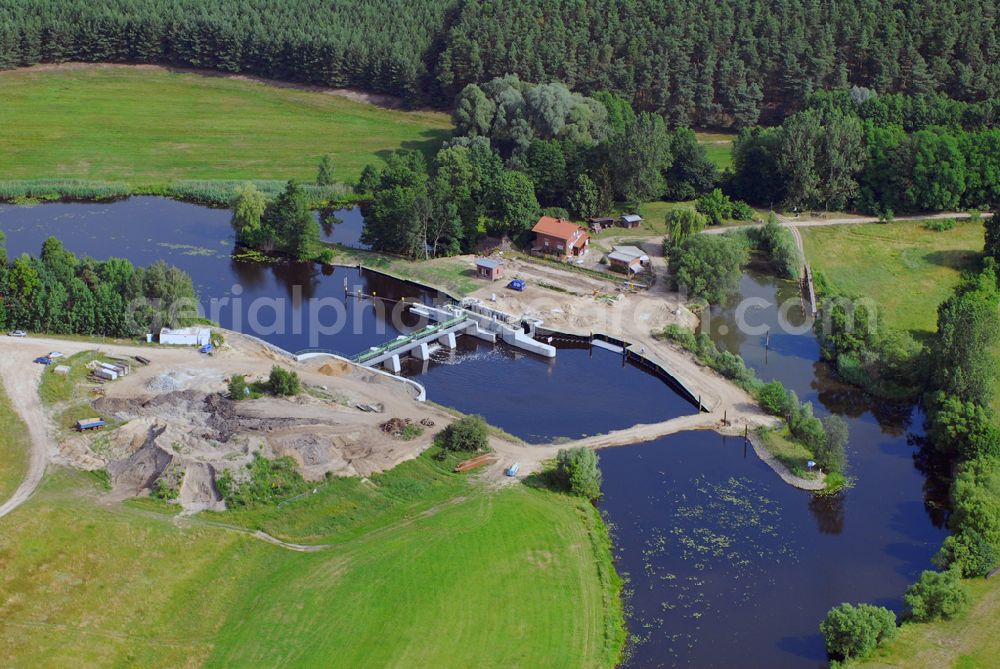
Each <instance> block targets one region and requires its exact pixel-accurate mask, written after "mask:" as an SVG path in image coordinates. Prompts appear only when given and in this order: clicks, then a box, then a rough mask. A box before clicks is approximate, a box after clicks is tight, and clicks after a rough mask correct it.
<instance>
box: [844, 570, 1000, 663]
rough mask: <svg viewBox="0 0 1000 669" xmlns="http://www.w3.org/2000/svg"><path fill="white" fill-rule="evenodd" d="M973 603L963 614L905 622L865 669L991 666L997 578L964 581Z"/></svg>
mask: <svg viewBox="0 0 1000 669" xmlns="http://www.w3.org/2000/svg"><path fill="white" fill-rule="evenodd" d="M966 583H967V584H968V585H969V588H970V589H971V591H972V597H973V603H972V607H971V609H970V610H969V611H967V612H966V613H965V614H964V615H962V616H960V617H958V618H956V619H954V620H947V621H944V620H942V621H937V622H933V623H924V624H904V625H903V626H902V627H901V628H900V630H899V636H898V637H897V638H896V640H895V641H893V642H892V643H890V644H888V645H887V646H885V647H884V648H880V649H879V650H878V651H877V652H876V655H875V656H874V657H873V658H870V659H869V660H868V661H866V662H855V663H851V664H849V665H848V666H850V667H866V668H868V669H889V668H890V667H906V668H907V669H944V668H946V667H947V668H950V669H991V668H992V667H995V666H997V658H1000V636H998V635H997V633H996V630H997V626H998V625H1000V581H998V580H997V579H996V578H994V579H993V580H990V581H986V580H983V579H976V580H970V581H966Z"/></svg>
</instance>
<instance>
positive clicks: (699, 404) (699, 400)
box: [698, 395, 701, 413]
mask: <svg viewBox="0 0 1000 669" xmlns="http://www.w3.org/2000/svg"><path fill="white" fill-rule="evenodd" d="M698 412H699V413H701V395H698Z"/></svg>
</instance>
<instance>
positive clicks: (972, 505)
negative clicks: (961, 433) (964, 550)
mask: <svg viewBox="0 0 1000 669" xmlns="http://www.w3.org/2000/svg"><path fill="white" fill-rule="evenodd" d="M951 497H952V514H951V517H950V518H949V524H950V525H951V527H952V529H955V530H961V531H962V532H968V531H969V530H972V531H974V532H976V533H978V534H979V535H980V536H981V537H982V538H983V539H984V540H985V541H986V542H988V543H989V544H990V545H991V546H992V547H993V548H994V549H996V548H997V547H1000V464H998V462H997V460H994V459H991V458H979V459H976V460H970V461H968V462H963V463H962V464H961V465H959V468H958V475H957V476H956V477H955V480H954V482H953V483H952V487H951Z"/></svg>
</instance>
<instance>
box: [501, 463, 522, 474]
mask: <svg viewBox="0 0 1000 669" xmlns="http://www.w3.org/2000/svg"><path fill="white" fill-rule="evenodd" d="M519 471H521V463H519V462H515V463H514V464H512V465H511V466H510V467H508V468H507V469H506V470H505V471H504V474H506V475H507V476H517V473H518V472H519Z"/></svg>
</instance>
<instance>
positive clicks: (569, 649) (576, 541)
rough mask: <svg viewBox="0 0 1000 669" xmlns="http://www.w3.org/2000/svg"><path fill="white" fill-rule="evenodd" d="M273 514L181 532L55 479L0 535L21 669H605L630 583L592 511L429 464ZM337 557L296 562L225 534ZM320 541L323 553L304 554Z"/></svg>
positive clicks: (7, 620) (2, 645) (0, 624)
mask: <svg viewBox="0 0 1000 669" xmlns="http://www.w3.org/2000/svg"><path fill="white" fill-rule="evenodd" d="M408 464H409V466H408V467H407V466H404V467H403V468H401V469H400V468H397V470H393V471H392V472H389V473H387V474H386V475H384V476H382V477H373V478H372V481H371V483H362V482H359V481H355V482H353V483H345V482H339V483H336V484H335V485H329V486H323V491H322V492H321V493H318V494H316V495H313V496H310V497H306V498H304V499H301V500H296V501H293V502H290V503H288V504H286V505H285V506H283V507H282V508H281V509H280V510H278V511H276V512H268V513H259V514H254V513H244V514H243V515H242V516H237V515H235V514H233V515H230V514H221V515H220V514H213V515H212V516H211V517H209V518H206V519H204V520H203V519H202V518H203V517H202V516H198V517H195V518H193V519H187V520H177V519H175V514H174V513H173V512H172V510H171V509H169V508H167V507H165V506H164V505H162V504H161V503H157V502H152V501H135V502H128V503H126V504H124V505H120V504H111V505H109V504H104V503H95V502H94V500H93V497H94V495H95V494H96V491H97V487H96V485H95V483H94V481H93V479H92V477H89V476H87V475H85V474H82V473H76V472H70V471H67V470H56V471H55V473H53V474H51V475H50V476H49V477H48V478H47V479H46V480H45V481H44V483H43V487H42V488H41V490H40V491H39V493H38V494H36V496H35V497H33V498H32V500H31V501H29V502H28V503H27V504H26V505H25V506H24V507H22V508H21V509H19V510H18V511H17V512H15V513H14V514H11V515H10V516H7V517H5V518H3V519H0V573H3V584H4V587H3V590H2V595H0V656H2V657H5V658H7V662H8V663H12V664H13V665H15V666H37V667H48V666H51V667H55V666H65V665H66V664H70V663H72V664H79V665H84V666H142V667H176V666H202V665H208V666H253V667H264V666H267V667H274V666H325V667H357V666H400V667H401V666H434V667H468V666H477V667H479V666H485V667H490V666H496V667H510V666H523V667H534V666H546V667H549V666H551V667H597V666H611V665H613V664H614V662H615V660H616V659H617V656H618V653H619V652H620V648H621V643H622V641H623V634H624V632H623V624H622V610H621V604H620V601H619V600H618V596H617V592H618V587H619V584H618V581H617V577H616V576H614V572H613V570H612V567H611V558H610V547H609V541H608V537H607V533H606V530H605V529H604V526H603V524H602V523H601V522H600V519H599V517H598V514H597V512H596V510H595V509H594V508H593V507H592V506H591V505H589V504H586V503H584V502H581V501H579V500H577V499H575V498H570V497H568V496H565V495H560V494H556V493H552V492H548V491H545V490H536V489H534V488H530V487H527V486H514V487H511V488H506V489H503V490H499V491H497V490H487V489H485V488H483V487H480V486H478V485H470V483H469V482H468V480H467V479H466V478H464V477H461V476H458V475H454V474H450V473H449V472H448V471H447V466H448V464H447V463H445V464H444V465H440V464H437V463H435V462H434V461H432V460H430V459H429V458H427V457H422V458H420V459H418V460H417V461H416V462H413V463H408ZM234 521H235V522H237V523H240V524H248V525H251V526H253V525H261V526H264V527H267V528H268V529H269V530H273V531H274V532H276V533H279V534H281V535H283V536H286V537H288V538H293V539H294V538H298V539H300V540H306V539H319V538H320V537H322V543H330V544H332V546H333V547H332V548H330V549H328V550H326V551H322V552H317V553H301V552H294V551H290V550H287V549H284V548H279V547H276V546H273V545H270V544H267V543H264V542H262V541H259V540H256V539H253V538H252V537H251V536H250V535H249V534H248V533H246V531H244V530H241V529H238V528H237V527H235V526H231V525H230V526H225V525H223V523H232V522H234ZM309 543H312V542H311V541H309Z"/></svg>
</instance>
